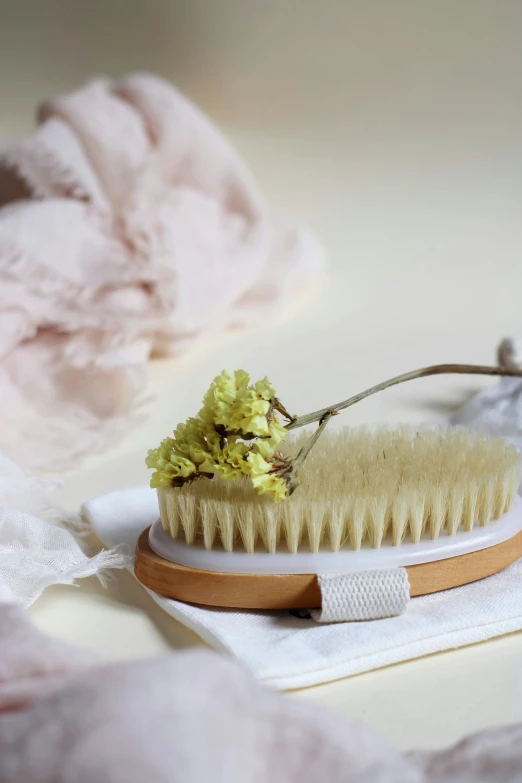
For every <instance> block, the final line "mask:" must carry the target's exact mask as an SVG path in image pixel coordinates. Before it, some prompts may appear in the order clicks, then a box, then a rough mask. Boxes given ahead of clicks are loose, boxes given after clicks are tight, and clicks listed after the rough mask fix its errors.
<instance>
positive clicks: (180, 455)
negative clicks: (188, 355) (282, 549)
mask: <svg viewBox="0 0 522 783" xmlns="http://www.w3.org/2000/svg"><path fill="white" fill-rule="evenodd" d="M275 399H276V398H275V388H274V387H273V386H272V384H271V383H270V382H269V381H268V379H267V378H265V379H264V380H262V381H257V383H255V384H250V376H249V374H248V373H246V372H244V370H237V371H236V372H235V373H234V375H233V376H231V375H229V374H228V373H227V372H226V371H223V372H222V373H221V375H219V376H218V377H217V378H215V379H214V381H213V382H212V384H211V386H210V389H209V390H208V392H207V393H206V394H205V397H204V398H203V407H202V408H201V410H200V411H199V413H198V414H197V416H196V417H195V418H190V419H187V421H186V422H185V423H184V424H178V426H177V427H176V429H175V430H174V437H173V438H165V440H163V441H162V442H161V444H160V445H159V446H158V448H157V449H151V450H150V451H149V453H148V456H147V459H146V463H147V467H149V468H153V469H154V473H153V474H152V477H151V481H150V485H151V487H171V486H179V485H181V484H183V483H184V482H186V481H191V480H193V479H195V478H198V477H207V478H211V477H212V476H214V475H217V476H220V477H221V478H223V479H226V480H232V479H237V478H244V477H246V476H249V477H250V479H251V480H252V484H253V485H254V487H255V488H256V489H257V491H258V492H259V493H260V494H270V495H272V497H273V498H274V499H275V500H283V499H284V498H285V497H286V490H287V485H286V482H285V481H284V479H283V478H281V476H280V475H278V472H277V467H276V464H280V457H279V456H278V455H277V448H278V446H279V444H280V443H281V441H282V440H283V439H284V438H285V436H286V434H287V431H286V429H285V427H283V425H282V424H281V423H280V422H279V421H278V419H277V417H276V415H275V413H274V403H275Z"/></svg>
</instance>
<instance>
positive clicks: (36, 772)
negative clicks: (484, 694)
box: [0, 602, 522, 783]
mask: <svg viewBox="0 0 522 783" xmlns="http://www.w3.org/2000/svg"><path fill="white" fill-rule="evenodd" d="M521 740H522V726H521V725H518V726H511V727H507V728H502V729H491V730H489V731H486V732H482V733H481V734H478V735H475V736H472V737H468V738H467V739H465V740H463V741H462V742H461V743H460V744H458V745H456V746H455V747H454V748H451V749H449V750H444V751H435V752H418V753H412V754H409V755H405V754H402V753H399V752H398V751H395V750H393V749H391V748H389V747H388V746H387V745H386V744H385V743H384V742H382V740H380V739H379V737H378V736H376V735H375V734H374V733H373V732H372V731H370V730H369V729H366V728H364V727H363V726H360V725H357V724H355V723H352V722H348V721H345V720H344V719H343V718H341V717H339V716H335V715H334V714H333V713H330V712H328V711H326V710H323V709H321V708H320V707H317V706H316V705H314V704H306V703H304V702H302V701H297V700H294V699H292V698H289V697H285V696H281V695H280V694H276V693H270V692H269V691H266V690H263V689H262V688H261V687H260V686H259V685H258V684H257V683H256V682H255V680H254V679H253V678H252V677H251V676H250V674H249V673H248V672H246V671H245V670H244V669H242V668H241V667H240V666H239V665H238V664H236V663H233V662H232V661H228V660H226V659H225V658H222V657H220V656H219V655H217V654H216V653H212V652H209V651H206V650H205V651H195V652H194V651H184V652H177V653H172V654H170V655H166V656H163V657H158V658H154V659H150V660H146V661H138V662H130V663H121V664H108V663H104V662H103V661H101V660H99V659H98V658H96V657H95V656H94V655H91V654H89V653H88V652H87V651H82V650H80V649H77V648H75V647H72V646H68V645H66V644H64V643H62V642H60V641H58V640H54V639H52V638H50V637H48V636H45V635H43V634H42V633H40V632H39V631H38V630H36V629H35V628H34V626H33V625H32V624H31V623H30V621H29V619H28V617H27V615H26V614H25V613H24V612H23V610H21V609H20V608H18V607H16V606H14V605H12V604H2V603H1V602H0V780H1V781H2V783H94V781H96V783H102V782H103V783H143V781H148V780H151V781H154V783H202V781H213V783H348V781H349V783H456V781H474V783H492V782H493V781H495V782H496V783H500V782H501V781H502V783H519V782H520V780H522V776H521V770H522V750H521V748H522V744H521Z"/></svg>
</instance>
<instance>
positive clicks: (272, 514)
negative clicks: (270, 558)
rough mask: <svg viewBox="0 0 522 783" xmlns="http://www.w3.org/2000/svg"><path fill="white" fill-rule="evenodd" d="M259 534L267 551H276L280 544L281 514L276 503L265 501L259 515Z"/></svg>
mask: <svg viewBox="0 0 522 783" xmlns="http://www.w3.org/2000/svg"><path fill="white" fill-rule="evenodd" d="M258 522H259V534H260V536H261V539H262V541H263V544H264V545H265V549H266V550H267V552H270V553H274V552H275V551H276V549H277V545H278V544H279V537H280V533H281V516H280V514H279V512H278V507H277V506H276V505H275V504H268V503H265V504H264V506H263V508H262V509H261V513H260V515H259V516H258Z"/></svg>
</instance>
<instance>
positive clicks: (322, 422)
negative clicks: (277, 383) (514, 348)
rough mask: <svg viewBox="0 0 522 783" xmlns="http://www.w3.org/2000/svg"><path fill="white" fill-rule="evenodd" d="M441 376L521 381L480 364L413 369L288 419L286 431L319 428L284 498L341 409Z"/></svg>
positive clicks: (516, 373) (508, 370) (513, 372)
mask: <svg viewBox="0 0 522 783" xmlns="http://www.w3.org/2000/svg"><path fill="white" fill-rule="evenodd" d="M445 374H448V375H449V374H454V375H457V374H462V375H504V376H510V377H511V376H512V377H517V378H522V370H520V369H518V368H516V367H488V366H487V365H480V364H434V365H432V366H431V367H422V368H421V369H420V370H413V371H412V372H405V373H403V374H402V375H396V376H395V377H394V378H390V379H389V380H387V381H382V383H378V384H377V385H376V386H371V387H370V388H369V389H366V390H365V391H363V392H359V394H355V395H354V396H353V397H350V398H349V399H347V400H343V402H339V403H337V404H336V405H330V406H329V407H328V408H322V409H321V410H320V411H314V413H306V414H305V415H304V416H295V417H293V418H292V421H290V423H289V424H287V425H286V429H287V430H295V429H297V428H298V427H304V426H305V425H306V424H313V422H315V421H318V422H319V427H318V428H317V430H316V431H315V432H314V434H313V435H312V436H311V437H310V438H309V439H308V440H307V441H306V443H305V444H304V446H303V447H302V449H301V451H300V452H299V454H298V455H297V457H296V458H295V459H294V460H293V461H292V462H291V465H290V470H289V472H288V474H287V475H288V477H287V482H288V495H289V496H290V495H291V494H292V493H293V492H294V490H295V489H296V488H297V486H298V484H299V481H298V478H297V473H298V471H299V468H300V467H301V465H302V464H303V462H304V461H305V459H306V458H307V456H308V454H309V453H310V451H311V450H312V448H313V447H314V446H315V444H316V442H317V440H318V439H319V437H320V435H321V433H322V432H323V430H324V428H325V427H326V425H327V424H328V422H329V421H330V419H331V418H332V416H335V415H336V414H337V413H338V412H339V411H341V410H344V409H345V408H350V407H351V406H352V405H355V403H356V402H360V401H361V400H364V399H366V397H370V396H371V395H372V394H376V393H377V392H380V391H384V389H389V388H390V386H396V385H397V384H399V383H405V382H406V381H414V380H415V379H416V378H426V377H428V376H429V375H445ZM281 407H282V406H281ZM279 410H280V411H281V408H279Z"/></svg>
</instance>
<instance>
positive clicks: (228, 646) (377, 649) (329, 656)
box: [83, 487, 522, 690]
mask: <svg viewBox="0 0 522 783" xmlns="http://www.w3.org/2000/svg"><path fill="white" fill-rule="evenodd" d="M83 513H84V516H85V517H86V519H87V520H89V521H90V523H91V524H92V526H93V528H94V530H95V532H96V533H97V535H98V537H99V538H100V540H101V541H102V542H103V543H104V544H105V545H106V546H107V547H113V546H116V545H118V544H122V543H124V544H126V545H127V546H128V548H129V555H131V554H132V553H133V551H134V547H135V545H136V540H137V538H138V536H139V534H140V533H141V531H142V530H143V529H144V528H146V527H147V526H148V525H150V524H152V522H154V521H155V519H156V518H157V517H158V506H157V501H156V493H155V491H154V490H151V489H149V488H148V487H136V488H135V489H128V490H122V491H119V492H112V493H110V494H108V495H104V496H103V497H99V498H95V499H94V500H90V501H89V502H87V503H86V504H85V505H84V507H83ZM149 592H150V594H151V595H152V597H153V598H154V600H155V601H156V602H157V603H158V604H159V605H160V606H161V607H162V608H163V609H164V610H165V611H166V612H168V614H170V615H172V617H174V618H175V619H176V620H178V621H179V622H181V623H183V625H186V626H187V627H188V628H191V629H192V630H193V631H195V632H196V633H197V634H198V635H199V636H200V637H201V638H202V639H204V640H205V641H206V642H207V643H208V644H210V645H211V646H212V647H215V648H217V649H219V650H221V651H225V652H227V653H229V654H231V655H233V656H234V657H235V658H237V659H239V660H240V661H242V663H243V664H244V665H245V666H247V667H248V668H249V669H250V670H251V671H252V672H253V673H254V675H255V676H256V677H257V678H258V679H259V680H261V681H263V682H264V683H265V684H266V685H268V686H269V687H272V688H275V689H281V690H282V689H291V688H301V687H305V686H309V685H317V684H318V683H321V682H328V681H330V680H335V679H337V678H339V677H347V676H349V675H352V674H358V673H360V672H364V671H369V670H371V669H377V668H379V667H381V666H387V665H389V664H392V663H397V662H398V661H404V660H408V659H411V658H418V657H420V656H422V655H428V654H429V653H433V652H438V651H439V650H446V649H450V648H454V647H461V646H463V645H466V644H472V643H473V642H479V641H483V640H485V639H489V638H491V637H493V636H500V635H501V634H505V633H510V632H512V631H517V630H520V629H521V628H522V560H519V561H518V562H517V563H515V564H513V565H512V566H510V567H509V568H506V569H505V570H504V571H501V572H500V573H498V574H496V575H495V576H491V577H489V578H488V579H483V580H481V581H480V582H475V583H474V584H470V585H465V586H464V587H458V588H455V589H453V590H446V591H444V592H441V593H435V594H433V595H429V596H425V597H422V598H413V599H412V600H411V601H410V602H409V605H408V609H407V610H406V612H405V613H404V614H403V615H401V616H400V617H391V618H388V619H384V620H372V621H365V622H350V623H338V624H334V625H318V624H317V623H315V622H314V621H313V620H306V619H302V618H299V617H295V616H293V615H292V614H290V613H289V612H287V611H277V612H267V611H259V612H251V611H241V610H234V609H228V610H227V609H210V608H209V609H203V608H200V607H196V606H192V605H190V604H184V603H181V602H179V601H172V600H170V599H168V598H162V597H161V596H159V595H157V594H156V593H153V592H151V591H149Z"/></svg>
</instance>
